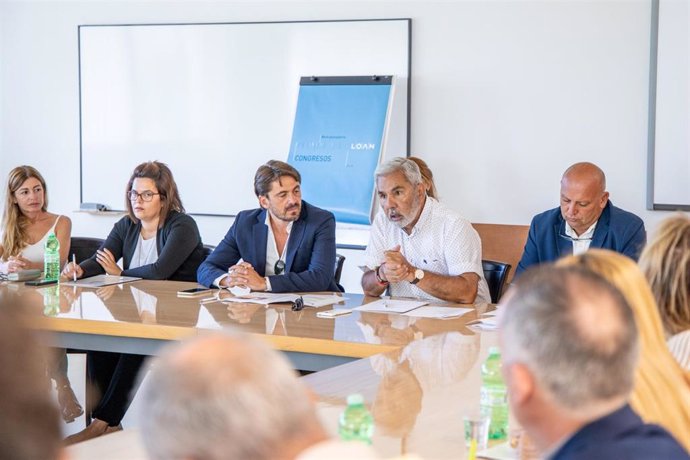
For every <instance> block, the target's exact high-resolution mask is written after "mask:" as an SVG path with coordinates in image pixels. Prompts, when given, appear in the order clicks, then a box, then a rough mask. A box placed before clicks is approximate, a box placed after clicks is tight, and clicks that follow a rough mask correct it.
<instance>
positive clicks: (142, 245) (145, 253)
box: [129, 233, 158, 269]
mask: <svg viewBox="0 0 690 460" xmlns="http://www.w3.org/2000/svg"><path fill="white" fill-rule="evenodd" d="M157 238H158V237H157V236H154V237H153V238H149V239H148V240H145V239H144V238H143V237H142V236H141V233H140V234H139V240H138V241H137V247H136V248H135V249H134V254H132V260H131V261H130V262H129V268H130V269H132V268H139V267H143V266H144V265H151V264H152V263H155V262H156V261H157V260H158V247H156V239H157Z"/></svg>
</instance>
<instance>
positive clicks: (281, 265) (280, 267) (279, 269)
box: [273, 259, 285, 275]
mask: <svg viewBox="0 0 690 460" xmlns="http://www.w3.org/2000/svg"><path fill="white" fill-rule="evenodd" d="M284 271H285V262H284V261H283V259H278V261H277V262H276V264H275V265H274V266H273V273H275V274H276V275H282V274H283V272H284Z"/></svg>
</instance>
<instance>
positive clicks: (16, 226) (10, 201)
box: [2, 165, 48, 260]
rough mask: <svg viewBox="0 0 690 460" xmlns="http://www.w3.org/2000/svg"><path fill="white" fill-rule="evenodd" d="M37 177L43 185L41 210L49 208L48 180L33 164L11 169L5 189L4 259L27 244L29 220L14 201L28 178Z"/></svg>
mask: <svg viewBox="0 0 690 460" xmlns="http://www.w3.org/2000/svg"><path fill="white" fill-rule="evenodd" d="M31 177H35V178H36V179H38V181H39V182H40V183H41V186H42V187H43V207H42V208H41V211H43V212H45V211H47V210H48V189H47V188H46V181H45V180H44V179H43V176H41V173H39V172H38V170H36V168H34V167H32V166H26V165H24V166H17V167H16V168H14V169H13V170H12V171H10V174H9V176H8V177H7V189H6V191H5V194H6V196H5V212H4V213H3V216H2V229H3V235H2V249H3V253H2V259H4V260H7V258H8V257H10V256H16V255H18V254H19V253H20V252H21V251H22V249H24V247H25V246H26V245H27V241H26V240H27V235H26V229H27V227H28V226H29V221H28V219H27V218H26V216H25V215H24V214H23V213H22V212H21V210H20V209H19V205H18V204H17V203H15V202H14V193H15V192H16V191H17V190H19V188H20V187H21V186H22V184H23V183H24V182H26V180H27V179H29V178H31Z"/></svg>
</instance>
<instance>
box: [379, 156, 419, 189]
mask: <svg viewBox="0 0 690 460" xmlns="http://www.w3.org/2000/svg"><path fill="white" fill-rule="evenodd" d="M398 171H401V172H402V173H403V174H404V175H405V179H407V181H408V182H409V183H410V184H412V185H418V184H421V183H422V173H421V172H420V171H419V166H417V163H415V162H414V161H412V160H410V159H408V158H403V157H395V158H393V159H392V160H389V161H387V162H385V163H383V164H380V165H379V167H378V168H376V171H375V172H374V178H375V179H377V178H378V177H380V176H387V175H389V174H393V173H395V172H398Z"/></svg>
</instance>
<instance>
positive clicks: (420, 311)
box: [403, 305, 474, 319]
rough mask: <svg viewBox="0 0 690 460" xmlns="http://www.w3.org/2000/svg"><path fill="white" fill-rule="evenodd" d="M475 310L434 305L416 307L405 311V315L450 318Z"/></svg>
mask: <svg viewBox="0 0 690 460" xmlns="http://www.w3.org/2000/svg"><path fill="white" fill-rule="evenodd" d="M472 311H474V308H457V307H435V306H432V305H429V306H426V307H419V308H415V309H414V310H412V311H408V312H407V313H403V314H404V315H405V316H412V317H415V318H437V319H448V318H458V317H460V316H462V315H464V314H466V313H469V312H472Z"/></svg>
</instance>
